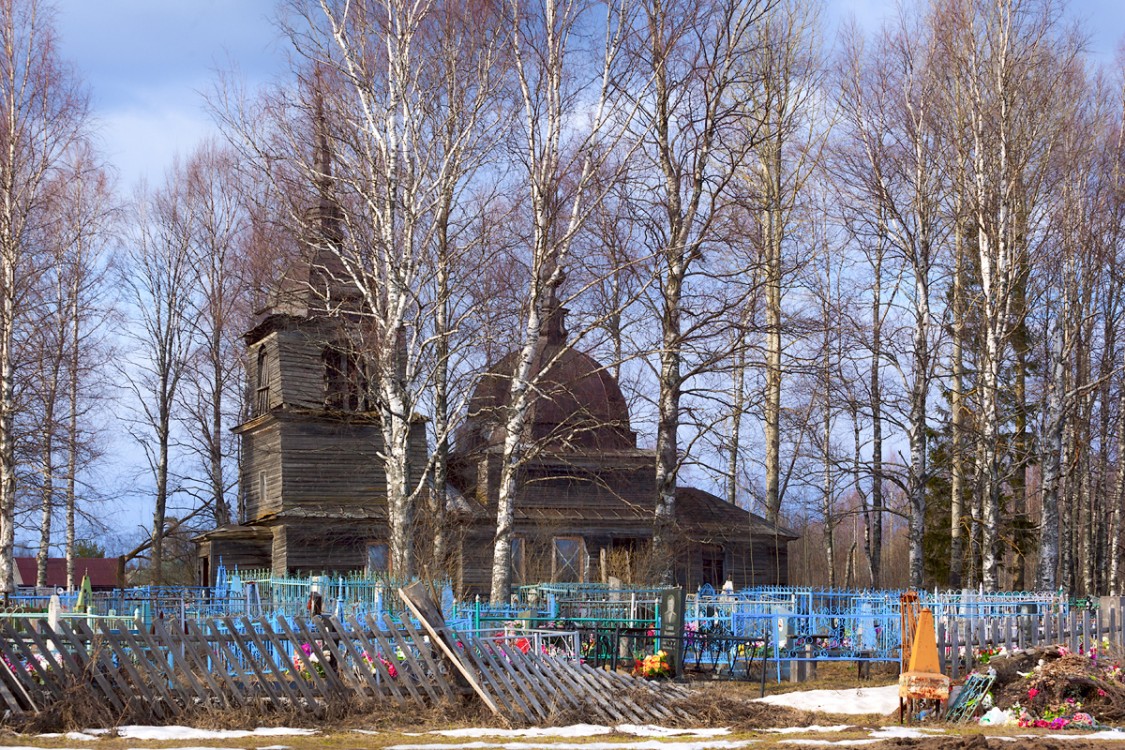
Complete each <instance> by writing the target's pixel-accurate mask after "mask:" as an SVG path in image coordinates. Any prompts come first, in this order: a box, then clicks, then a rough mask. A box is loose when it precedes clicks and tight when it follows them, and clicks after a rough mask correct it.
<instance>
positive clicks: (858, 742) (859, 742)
mask: <svg viewBox="0 0 1125 750" xmlns="http://www.w3.org/2000/svg"><path fill="white" fill-rule="evenodd" d="M779 741H780V742H784V743H785V744H787V745H816V746H818V747H823V746H825V745H838V746H839V747H854V746H860V745H874V744H875V743H876V742H882V740H835V741H834V742H830V741H828V740H815V739H807V740H779Z"/></svg>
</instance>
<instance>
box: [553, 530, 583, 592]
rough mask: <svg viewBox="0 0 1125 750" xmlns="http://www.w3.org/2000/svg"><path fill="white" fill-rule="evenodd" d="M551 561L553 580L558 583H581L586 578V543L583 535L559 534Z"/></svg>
mask: <svg viewBox="0 0 1125 750" xmlns="http://www.w3.org/2000/svg"><path fill="white" fill-rule="evenodd" d="M554 547H555V554H554V555H553V559H552V561H551V580H552V581H554V582H556V583H576V582H577V583H580V582H582V581H583V580H585V572H586V570H585V569H586V545H585V544H584V543H583V541H582V537H577V536H557V537H555V540H554Z"/></svg>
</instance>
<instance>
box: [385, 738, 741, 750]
mask: <svg viewBox="0 0 1125 750" xmlns="http://www.w3.org/2000/svg"><path fill="white" fill-rule="evenodd" d="M754 742H755V740H699V741H696V742H664V741H661V740H643V741H641V742H581V743H579V742H559V743H552V744H551V745H550V750H735V749H736V748H742V747H746V746H748V745H752V744H754ZM449 747H450V746H449V745H391V746H389V747H387V748H386V750H449ZM543 747H544V745H543V743H541V742H539V743H535V742H465V743H462V744H459V745H457V748H458V750H480V749H481V748H493V749H495V750H543Z"/></svg>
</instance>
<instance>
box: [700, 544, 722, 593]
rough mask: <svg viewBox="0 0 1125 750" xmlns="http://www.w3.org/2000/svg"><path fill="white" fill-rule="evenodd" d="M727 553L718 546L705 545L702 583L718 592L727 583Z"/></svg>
mask: <svg viewBox="0 0 1125 750" xmlns="http://www.w3.org/2000/svg"><path fill="white" fill-rule="evenodd" d="M725 563H726V553H725V552H724V551H723V548H722V546H720V545H718V544H705V545H703V571H702V572H703V577H702V580H701V583H704V584H707V585H709V586H711V588H713V589H716V590H718V589H719V588H721V587H722V585H723V583H724V582H725V581H726V571H725V570H724V567H725Z"/></svg>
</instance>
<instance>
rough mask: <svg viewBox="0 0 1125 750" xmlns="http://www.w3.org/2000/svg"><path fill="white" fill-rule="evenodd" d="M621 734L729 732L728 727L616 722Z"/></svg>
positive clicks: (687, 734) (666, 735)
mask: <svg viewBox="0 0 1125 750" xmlns="http://www.w3.org/2000/svg"><path fill="white" fill-rule="evenodd" d="M614 729H616V730H617V731H618V732H621V733H622V734H631V735H633V736H635V737H684V736H687V737H701V738H702V737H721V736H723V735H726V734H730V729H727V728H726V727H717V728H715V729H674V728H671V727H658V726H653V725H652V724H618V725H617V726H616V727H614Z"/></svg>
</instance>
